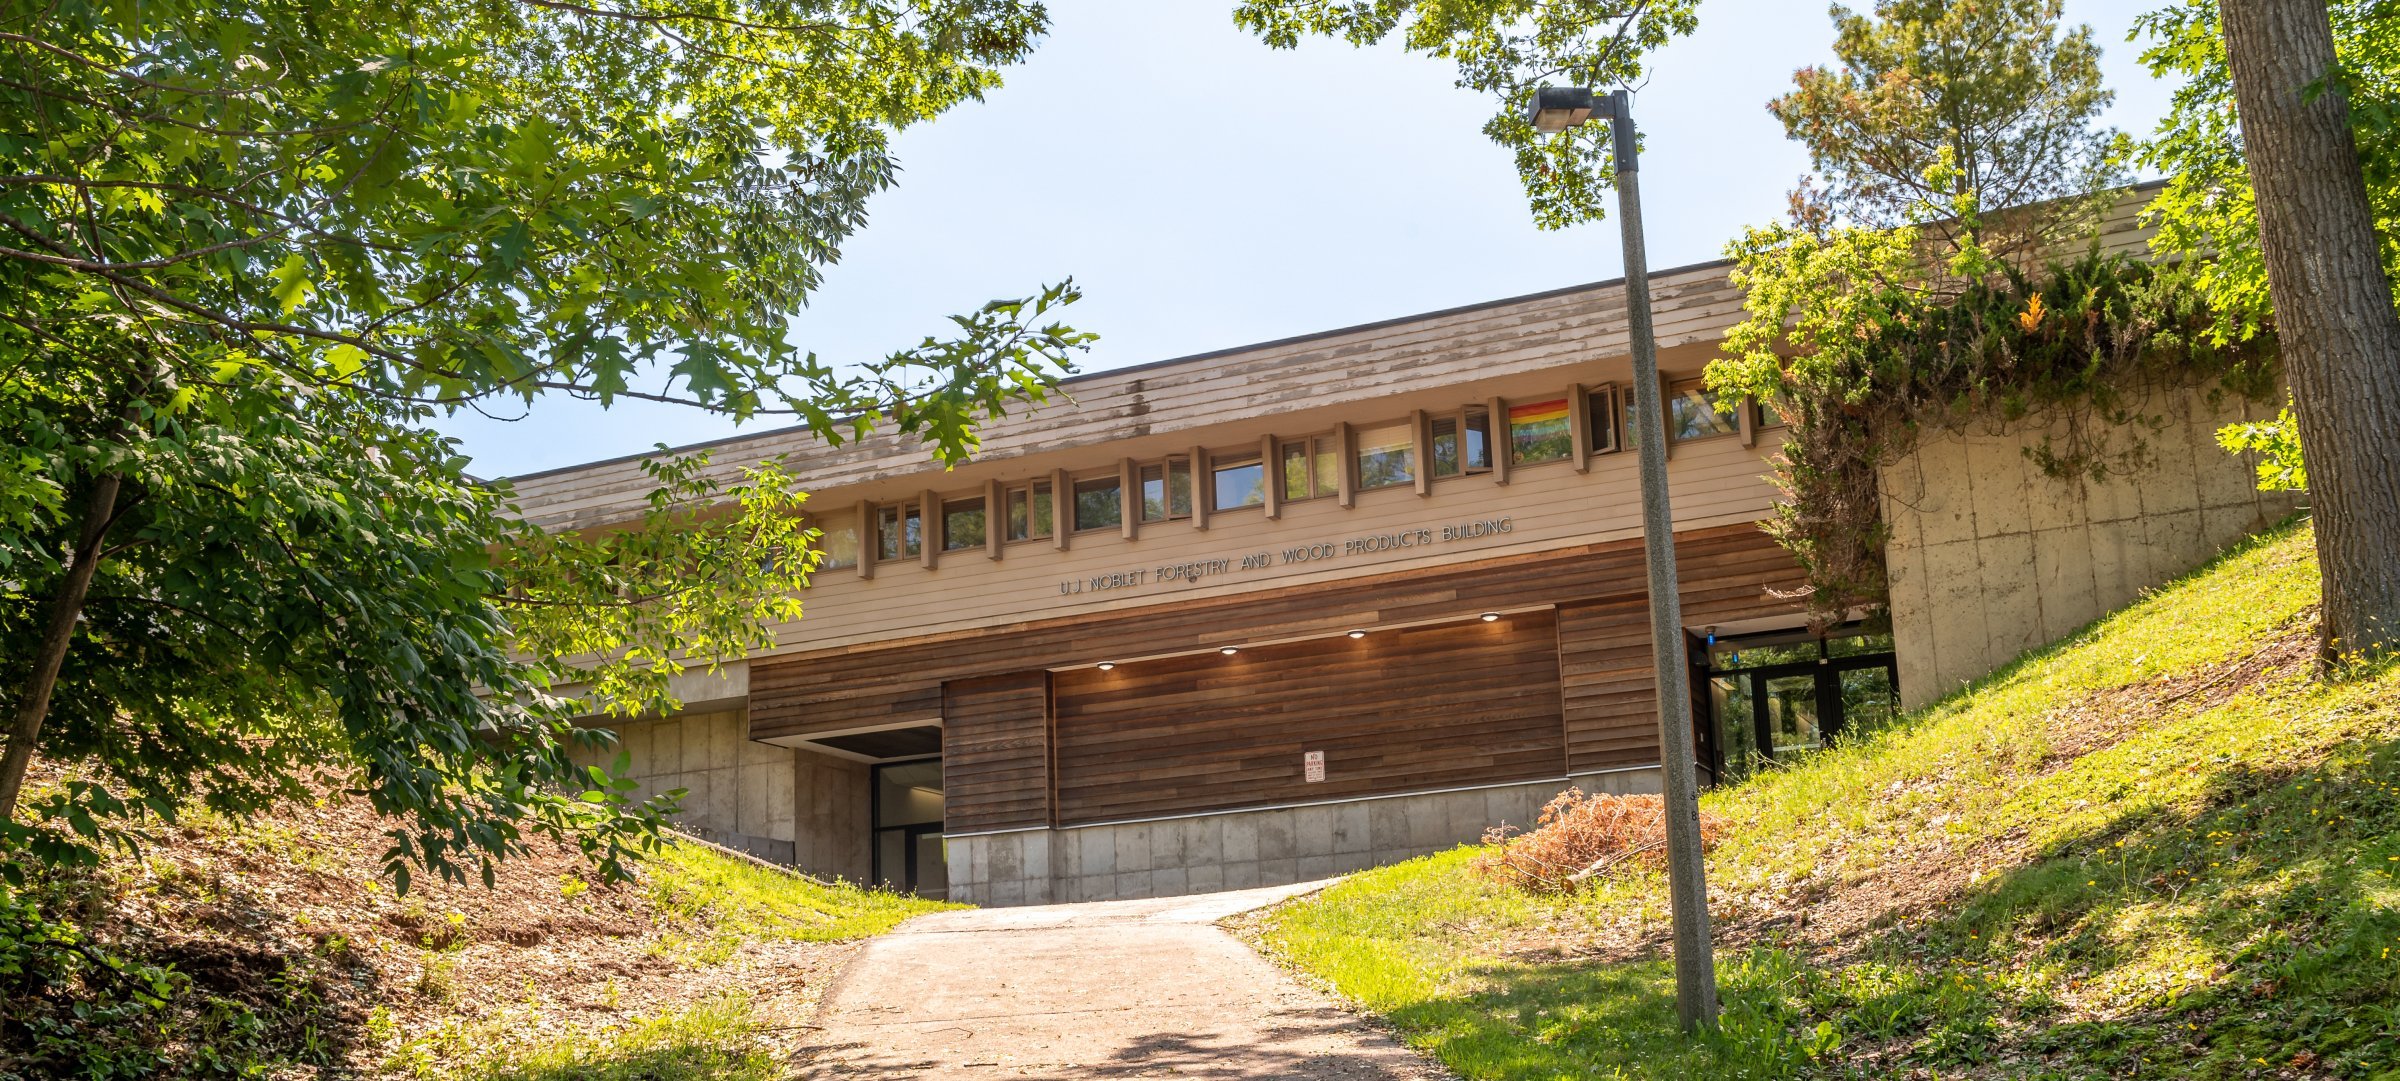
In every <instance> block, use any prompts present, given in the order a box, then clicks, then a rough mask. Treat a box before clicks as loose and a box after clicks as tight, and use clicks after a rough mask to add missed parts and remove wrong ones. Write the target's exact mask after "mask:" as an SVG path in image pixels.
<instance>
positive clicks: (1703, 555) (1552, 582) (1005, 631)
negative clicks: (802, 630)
mask: <svg viewBox="0 0 2400 1081" xmlns="http://www.w3.org/2000/svg"><path fill="white" fill-rule="evenodd" d="M1676 553H1677V562H1678V570H1679V572H1680V574H1681V577H1682V582H1683V604H1684V617H1685V618H1684V621H1685V623H1686V624H1687V625H1690V626H1693V627H1702V626H1707V625H1709V624H1712V623H1719V622H1730V621H1732V620H1736V619H1748V618H1754V617H1758V616H1764V615H1771V614H1782V613H1797V612H1798V611H1799V604H1798V602H1796V601H1791V600H1785V599H1780V598H1778V597H1776V596H1775V595H1774V591H1777V590H1788V589H1791V588H1794V587H1796V586H1797V585H1799V582H1800V575H1799V569H1798V567H1797V566H1796V565H1794V563H1793V561H1792V559H1791V557H1790V555H1788V554H1786V553H1785V552H1784V551H1783V550H1782V549H1780V548H1778V547H1776V546H1775V544H1774V542H1773V541H1772V540H1770V539H1769V538H1768V537H1767V536H1766V535H1765V534H1764V533H1761V532H1760V531H1759V530H1758V529H1757V527H1755V526H1751V525H1734V526H1719V527H1714V528H1710V529H1701V530H1690V531H1686V532H1684V533H1682V534H1679V535H1677V537H1676ZM1643 581H1644V573H1643V567H1642V545H1641V541H1640V539H1638V538H1627V539H1624V540H1616V541H1608V542H1603V543H1596V544H1588V545H1580V546H1577V547H1573V548H1567V549H1561V550H1556V551H1550V552H1542V553H1537V554H1532V555H1521V556H1504V557H1501V558H1497V559H1490V560H1483V561H1480V562H1475V563H1466V564H1453V565H1449V566H1443V567H1438V568H1429V569H1425V570H1413V571H1402V572H1394V573H1391V574H1383V575H1374V576H1370V577H1364V578H1357V579H1351V580H1348V581H1339V582H1327V583H1318V584H1312V585H1308V586H1302V587H1297V588H1293V589H1286V590H1277V591H1274V592H1271V593H1264V594H1257V595H1250V596H1239V597H1225V598H1214V599H1210V600H1203V601H1193V602H1188V603H1182V604H1160V605H1157V606H1153V607H1148V608H1141V609H1135V610H1132V611H1127V612H1112V613H1103V614H1099V615H1091V616H1071V617H1056V618H1052V619H1046V620H1032V621H1027V622H1025V623H1021V624H1015V625H1011V626H1007V627H1000V628H992V629H986V630H978V631H969V632H959V633H955V634H948V635H941V636H928V637H926V638H919V639H910V640H907V641H902V642H894V643H883V644H876V645H860V646H851V647H845V648H842V649H834V650H825V651H820V652H817V653H803V654H797V655H793V656H788V657H778V658H772V659H765V660H760V661H757V662H754V663H753V664H752V666H751V670H750V725H751V732H750V734H751V737H752V738H754V739H771V738H775V737H779V736H781V737H789V736H805V735H808V734H810V733H814V732H829V731H838V730H842V729H850V728H859V727H865V726H868V725H875V724H888V723H891V722H894V721H903V720H931V719H934V718H937V717H942V716H944V714H945V713H946V712H947V710H946V708H945V707H946V706H949V705H951V704H950V703H946V702H945V697H946V696H945V693H944V684H945V682H948V683H952V684H957V683H961V682H964V681H971V680H981V679H985V678H987V677H993V676H1016V677H1017V678H1018V679H1020V680H1031V679H1033V678H1035V677H1041V678H1044V679H1050V678H1053V676H1052V675H1051V674H1049V673H1046V672H1045V671H1044V670H1046V669H1050V668H1061V667H1067V666H1075V665H1088V664H1091V663H1094V662H1097V661H1101V660H1121V661H1124V660H1129V659H1130V658H1138V657H1145V656H1158V655H1161V654H1170V653H1181V652H1185V651H1193V650H1214V649H1215V648H1216V647H1218V646H1224V645H1236V646H1243V647H1245V648H1244V650H1243V655H1245V656H1251V657H1252V658H1253V660H1254V661H1257V662H1260V667H1261V668H1264V667H1265V665H1264V663H1263V662H1265V661H1266V660H1268V659H1270V658H1272V657H1274V656H1275V655H1276V651H1280V650H1286V649H1289V650H1293V651H1295V660H1296V661H1297V660H1304V659H1306V658H1307V657H1309V656H1311V654H1309V653H1308V651H1309V650H1315V649H1333V650H1339V649H1341V648H1344V647H1346V646H1347V645H1348V644H1349V643H1351V642H1352V641H1353V640H1352V639H1349V638H1342V637H1338V636H1339V635H1340V633H1341V632H1342V631H1344V630H1347V629H1350V628H1352V627H1363V628H1368V629H1374V628H1377V627H1389V626H1393V625H1397V624H1404V623H1419V622H1426V621H1435V620H1450V619H1459V618H1462V617H1471V616H1473V615H1475V614H1477V613H1480V612H1485V611H1503V612H1505V611H1510V610H1513V609H1522V608H1534V607H1546V606H1555V607H1556V609H1557V612H1556V615H1555V623H1554V624H1549V626H1551V627H1552V628H1553V629H1552V630H1551V631H1550V633H1551V634H1553V635H1554V638H1555V641H1556V648H1555V651H1554V652H1553V653H1552V655H1551V658H1550V663H1551V665H1552V668H1551V669H1550V670H1551V672H1552V673H1553V674H1554V678H1553V680H1552V682H1551V690H1550V693H1551V694H1552V695H1554V696H1555V699H1556V701H1555V703H1554V704H1553V706H1552V710H1553V712H1552V713H1551V717H1552V718H1553V719H1554V721H1555V722H1556V723H1554V724H1553V725H1552V726H1551V729H1550V735H1551V738H1552V739H1553V740H1554V741H1555V742H1554V743H1553V745H1552V746H1553V748H1554V749H1555V754H1557V755H1563V757H1564V759H1565V766H1566V768H1567V770H1569V771H1574V772H1582V771H1589V770H1601V769H1611V768H1617V767H1623V766H1639V765H1646V764H1649V763H1653V762H1656V761H1657V760H1658V750H1657V737H1656V733H1655V731H1654V726H1655V720H1654V718H1655V716H1656V706H1655V701H1656V698H1655V691H1654V688H1653V684H1652V680H1651V678H1650V660H1649V630H1648V608H1647V602H1646V600H1645V599H1644V595H1643V585H1642V583H1643ZM1511 625H1512V626H1514V625H1515V623H1514V622H1513V621H1512V622H1511ZM1527 633H1531V632H1527ZM1317 635H1323V636H1336V637H1329V638H1325V639H1322V640H1320V641H1312V642H1300V643H1292V644H1290V645H1288V646H1254V645H1253V643H1257V642H1262V641H1274V640H1278V639H1292V638H1302V637H1307V636H1317ZM1373 640H1374V636H1370V637H1369V638H1368V639H1365V641H1373ZM1227 659H1231V658H1224V657H1221V656H1220V655H1218V654H1216V653H1214V652H1209V653H1206V654H1202V655H1201V656H1200V658H1198V659H1197V661H1196V662H1195V663H1198V662H1205V661H1217V660H1227ZM1176 663H1177V662H1175V661H1174V660H1172V659H1170V660H1161V661H1154V662H1151V661H1145V662H1138V663H1126V664H1121V665H1120V666H1119V668H1118V672H1134V671H1138V670H1142V669H1148V668H1149V667H1151V666H1152V665H1157V666H1159V672H1160V673H1162V675H1161V677H1160V678H1162V679H1170V678H1175V677H1170V676H1167V675H1165V674H1164V673H1167V672H1169V671H1171V670H1172V669H1173V668H1174V667H1175V664H1176ZM1396 667H1407V666H1406V665H1399V666H1396ZM1445 670H1446V667H1445ZM1394 674H1395V675H1409V674H1413V673H1399V672H1395V673H1394ZM1097 675H1098V673H1097V672H1096V671H1087V672H1076V671H1068V672H1059V673H1055V676H1054V678H1055V679H1056V680H1058V681H1061V684H1060V685H1061V687H1064V688H1068V689H1075V690H1080V689H1081V687H1082V686H1083V684H1082V681H1084V680H1087V679H1090V678H1093V677H1096V676H1097ZM1192 678H1195V679H1196V678H1197V677H1192ZM962 690H963V693H964V694H966V695H967V696H968V698H969V699H972V700H973V702H972V704H968V703H967V701H966V700H960V703H959V705H961V706H963V707H964V708H965V709H966V710H967V711H968V712H969V713H977V712H978V711H985V712H986V713H988V711H989V710H990V709H993V708H999V707H996V706H993V705H990V704H987V703H986V701H985V696H987V695H1000V696H1001V697H1002V698H1004V699H1006V701H1007V702H1008V703H1009V704H1008V705H1007V707H1006V708H1007V709H1012V710H1018V711H1022V710H1024V709H1026V708H1028V706H1027V703H1028V702H1029V699H1028V698H1022V697H1020V698H1013V699H1009V698H1006V696H1005V695H1003V694H1002V692H999V691H996V690H986V689H983V688H980V687H967V688H963V689H962ZM1219 690H1220V692H1221V690H1222V689H1219ZM1188 693H1192V694H1199V693H1202V692H1201V691H1200V690H1199V689H1198V687H1197V686H1196V685H1195V687H1194V689H1193V690H1192V691H1190V692H1188ZM1095 708H1098V707H1095ZM1212 708H1214V707H1212ZM1011 715H1012V716H1016V717H1018V720H1017V722H1015V723H1017V724H1020V725H1021V724H1022V715H1021V712H1020V713H1017V714H1011ZM1521 719H1522V718H1518V720H1521ZM1062 720H1065V719H1064V718H1062ZM951 723H952V725H953V728H952V730H951V732H950V733H949V735H948V737H947V738H948V740H949V741H950V746H951V751H950V752H949V753H950V755H951V756H952V758H953V760H954V761H955V760H956V756H957V755H958V754H959V750H958V743H957V741H958V739H959V731H958V729H957V728H956V727H955V725H956V722H955V721H953V722H951ZM999 723H1000V722H998V721H995V720H992V719H990V718H989V717H988V716H982V719H978V720H974V721H971V722H970V724H976V725H995V726H996V725H999ZM1507 723H1512V724H1513V723H1517V722H1516V721H1510V722H1507ZM1066 727H1067V729H1068V730H1069V731H1072V730H1073V729H1074V724H1073V723H1068V724H1067V726H1066ZM1010 731H1020V732H1021V731H1022V729H1021V728H1019V729H1010ZM1509 731H1515V730H1514V729H1509ZM978 738H981V737H978ZM994 738H998V739H1008V738H1013V737H994ZM1073 738H1074V737H1068V736H1063V735H1062V736H1061V738H1060V739H1059V741H1058V743H1057V744H1056V745H1055V748H1054V749H1055V750H1056V751H1057V752H1059V753H1060V757H1059V758H1058V760H1057V764H1056V767H1055V773H1054V775H1053V776H1051V777H1049V778H1047V779H1048V780H1050V781H1052V782H1054V784H1053V787H1055V788H1057V789H1058V790H1059V795H1058V796H1057V798H1056V800H1055V801H1054V800H1052V798H1051V796H1050V795H1049V794H1048V793H1047V792H1045V793H1043V794H1042V799H1043V801H1044V804H1043V807H1044V809H1043V813H1042V815H1041V816H1040V817H1041V818H1043V819H1045V820H1048V819H1053V818H1056V819H1065V818H1069V817H1070V816H1077V817H1078V820H1088V819H1089V818H1090V817H1092V816H1097V815H1111V816H1114V815H1119V814H1123V813H1134V812H1130V811H1126V810H1124V808H1127V807H1131V806H1133V804H1132V803H1131V802H1126V801H1118V802H1115V803H1111V802H1110V800H1111V799H1113V798H1114V797H1108V798H1103V797H1102V796H1100V795H1098V794H1097V790H1094V792H1093V793H1091V794H1086V793H1083V792H1082V791H1081V790H1080V789H1079V788H1078V786H1079V785H1081V784H1083V783H1084V782H1083V781H1081V780H1080V779H1079V776H1078V773H1079V771H1086V770H1092V769H1096V768H1099V767H1100V766H1102V765H1105V764H1106V763H1103V762H1100V761H1098V760H1093V759H1080V758H1075V757H1072V756H1069V755H1067V754H1065V752H1066V751H1067V750H1068V747H1069V744H1070V743H1071V742H1073ZM1308 749H1312V750H1313V749H1316V748H1315V747H1314V746H1311V747H1310V748H1308ZM1002 750H1004V751H1005V753H1004V754H1002V755H1001V756H1000V757H1001V758H1006V757H1007V756H1008V755H1023V754H1024V753H1025V748H1023V747H1009V748H1004V749H1002ZM980 753H981V752H974V753H973V754H971V755H970V757H974V755H975V754H980ZM1507 753H1509V754H1514V753H1517V752H1514V751H1511V752H1507ZM1277 756H1278V757H1276V759H1275V760H1276V761H1277V762H1279V763H1282V764H1283V765H1282V766H1279V767H1278V768H1283V767H1286V766H1288V768H1289V769H1290V770H1291V771H1293V772H1295V773H1296V772H1297V770H1298V760H1299V759H1298V754H1297V752H1292V751H1288V749H1287V750H1286V751H1278V752H1277ZM1469 757H1470V758H1472V757H1473V756H1472V755H1470V756H1469ZM1328 758H1329V766H1328V780H1327V781H1326V783H1325V785H1311V786H1308V787H1310V788H1312V789H1316V790H1317V792H1319V793H1323V796H1322V797H1318V796H1317V795H1316V794H1314V793H1312V794H1311V795H1310V796H1308V797H1302V798H1339V797H1340V796H1343V795H1350V794H1358V793H1354V792H1351V791H1349V790H1344V789H1336V788H1333V787H1330V786H1332V785H1333V784H1334V783H1335V782H1334V780H1333V779H1332V776H1333V774H1334V772H1335V770H1334V767H1333V766H1332V764H1331V759H1332V755H1331V754H1330V753H1329V755H1328ZM1522 764H1523V760H1519V759H1514V758H1510V759H1508V760H1507V763H1506V764H1505V765H1500V764H1494V763H1470V764H1469V765H1468V766H1466V767H1462V769H1463V770H1464V771H1465V772H1473V771H1474V770H1475V769H1489V770H1494V771H1502V770H1506V769H1514V768H1518V766H1520V765H1522ZM981 768H985V767H983V766H981V765H970V769H971V770H972V769H981ZM993 768H995V769H1003V770H1004V769H1007V768H1020V767H993ZM1408 768H1409V767H1406V766H1405V765H1403V764H1401V763H1399V762H1397V761H1395V762H1394V763H1393V769H1394V771H1395V772H1394V773H1393V774H1392V775H1391V776H1390V777H1388V778H1383V779H1380V780H1377V781H1376V782H1375V783H1376V784H1377V785H1381V786H1384V787H1382V788H1381V789H1380V790H1384V791H1404V790H1406V788H1415V787H1436V786H1439V785H1442V784H1449V783H1460V782H1451V781H1429V782H1422V783H1419V782H1415V781H1408V780H1405V779H1404V778H1407V777H1413V776H1417V775H1416V774H1412V773H1409V772H1408ZM1551 772H1552V774H1553V775H1554V774H1555V772H1556V771H1555V769H1553V770H1552V771H1551ZM1491 775H1494V776H1496V775H1498V774H1497V773H1496V772H1495V773H1493V774H1491ZM1464 783H1477V782H1464ZM954 784H955V782H954ZM1395 785H1406V788H1395V787H1391V786H1395ZM959 791H960V790H959V789H957V788H955V787H954V788H953V792H954V793H956V792H959ZM1363 791H1365V789H1360V790H1359V792H1363ZM1070 793H1075V794H1074V795H1070ZM999 795H1000V794H999V793H998V792H997V791H996V790H995V791H991V792H979V793H974V794H971V795H969V796H968V798H967V799H966V801H965V802H963V803H955V804H954V805H955V806H957V807H958V808H959V810H958V811H957V812H956V814H958V815H960V816H961V817H959V818H958V819H957V820H956V821H957V822H958V823H959V824H954V825H953V826H952V827H951V828H952V829H954V830H957V831H958V832H969V831H970V827H968V826H966V825H965V824H963V823H964V822H967V821H976V822H982V823H986V824H984V825H979V826H976V827H973V828H975V829H1001V828H1010V827H1008V826H1001V825H992V824H989V823H997V822H1008V823H1015V824H1022V825H1032V824H1038V823H1036V822H1035V821H1033V819H1034V818H1035V817H1036V816H1035V815H1033V814H1032V813H1031V812H1030V811H1029V810H1028V808H1027V806H1026V805H1025V803H1024V802H1023V800H1024V799H1029V798H1031V796H1030V794H1029V793H1025V794H1016V795H1010V796H1009V797H1008V798H1007V799H1000V798H999ZM1187 795H1188V796H1189V797H1190V798H1191V799H1193V800H1197V801H1198V802H1200V803H1205V804H1208V805H1209V806H1217V805H1218V804H1216V803H1215V802H1212V801H1215V800H1217V799H1219V798H1220V797H1221V796H1222V793H1221V792H1214V793H1212V792H1210V791H1207V790H1205V789H1204V788H1195V789H1192V790H1191V792H1189V793H1187ZM957 798H958V797H957V796H955V795H954V796H953V799H954V801H955V800H956V799H957ZM1127 799H1128V800H1130V797H1128V798H1127ZM986 800H992V801H996V802H995V803H994V804H993V805H992V806H990V807H988V808H987V807H986V806H984V805H983V803H982V801H986ZM1171 802H1172V801H1168V802H1154V803H1151V804H1147V805H1145V806H1147V807H1149V808H1150V809H1149V810H1146V811H1142V812H1140V813H1169V812H1168V811H1167V810H1166V808H1167V807H1168V806H1169V805H1170V803H1171ZM1069 804H1072V806H1071V807H1070V806H1069ZM1112 806H1113V807H1116V808H1118V809H1116V810H1108V809H1106V808H1108V807H1112ZM1186 809H1198V808H1196V807H1191V808H1186Z"/></svg>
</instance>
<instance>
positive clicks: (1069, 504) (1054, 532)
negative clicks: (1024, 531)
mask: <svg viewBox="0 0 2400 1081" xmlns="http://www.w3.org/2000/svg"><path fill="white" fill-rule="evenodd" d="M1074 533H1075V485H1074V483H1073V482H1071V481H1069V480H1067V471H1066V470H1064V469H1053V470H1051V471H1050V545H1051V547H1054V548H1056V549H1058V550H1059V551H1061V552H1064V551H1066V550H1067V538H1068V537H1070V536H1073V535H1074Z"/></svg>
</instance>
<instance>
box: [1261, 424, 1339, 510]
mask: <svg viewBox="0 0 2400 1081" xmlns="http://www.w3.org/2000/svg"><path fill="white" fill-rule="evenodd" d="M1295 447H1296V448H1299V450H1300V460H1301V462H1302V463H1303V464H1305V465H1306V466H1307V468H1306V470H1305V472H1306V473H1307V475H1308V491H1307V492H1304V493H1303V492H1294V491H1292V486H1291V484H1290V483H1288V482H1289V481H1290V480H1291V479H1292V478H1291V475H1290V474H1289V473H1287V472H1285V471H1284V468H1283V465H1284V460H1285V459H1286V458H1287V457H1289V455H1290V452H1291V450H1292V449H1293V448H1295ZM1320 453H1322V454H1323V456H1324V457H1326V458H1328V459H1331V460H1332V462H1333V475H1332V476H1330V477H1326V476H1320V475H1318V472H1317V458H1318V455H1319V454H1320ZM1341 478H1342V433H1341V432H1339V431H1323V432H1311V433H1309V434H1307V435H1295V436H1290V437H1288V438H1287V437H1284V436H1277V437H1275V477H1274V481H1275V485H1276V491H1277V493H1278V494H1277V501H1278V502H1279V503H1305V502H1307V501H1309V500H1312V499H1334V498H1337V497H1339V496H1340V495H1341V493H1342V479H1341Z"/></svg>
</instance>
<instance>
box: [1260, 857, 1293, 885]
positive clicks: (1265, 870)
mask: <svg viewBox="0 0 2400 1081" xmlns="http://www.w3.org/2000/svg"><path fill="white" fill-rule="evenodd" d="M1298 881H1300V861H1299V860H1296V859H1290V858H1285V859H1279V860H1260V861H1258V884H1259V885H1261V886H1288V885H1290V884H1292V883H1294V882H1298Z"/></svg>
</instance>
